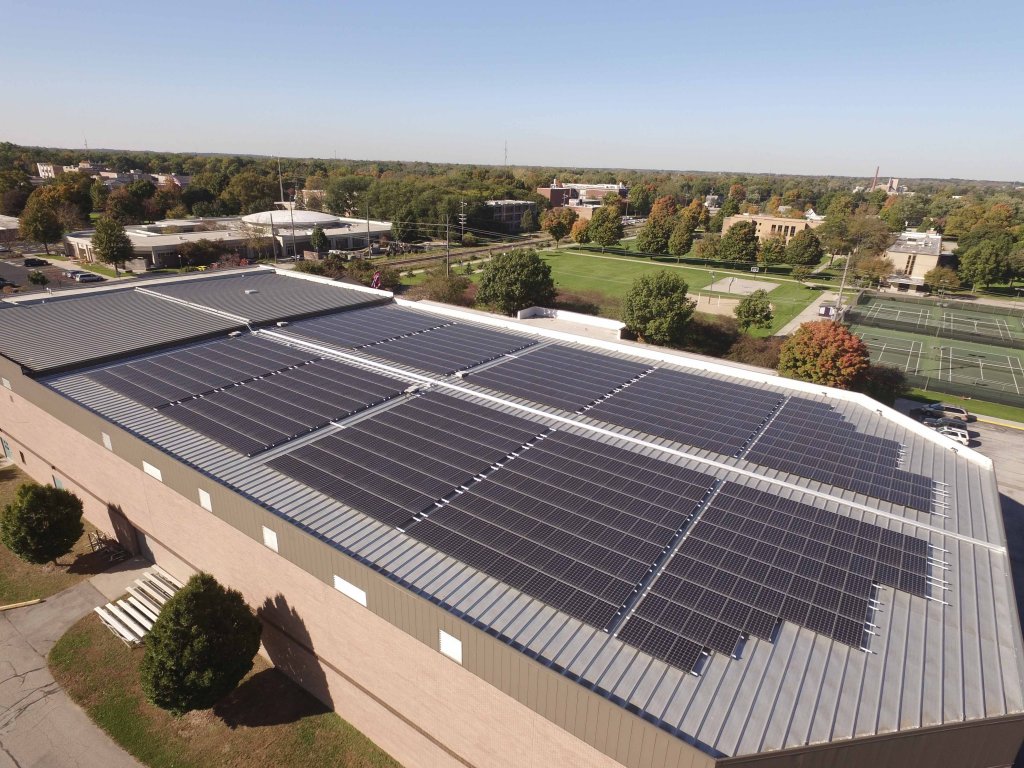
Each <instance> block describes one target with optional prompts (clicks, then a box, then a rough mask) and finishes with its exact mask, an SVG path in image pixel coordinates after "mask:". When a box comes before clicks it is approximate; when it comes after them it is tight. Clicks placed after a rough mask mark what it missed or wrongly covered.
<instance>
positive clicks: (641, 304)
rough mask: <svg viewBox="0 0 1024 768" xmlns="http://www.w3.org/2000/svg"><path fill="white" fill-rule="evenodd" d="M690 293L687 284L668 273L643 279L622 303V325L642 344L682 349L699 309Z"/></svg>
mask: <svg viewBox="0 0 1024 768" xmlns="http://www.w3.org/2000/svg"><path fill="white" fill-rule="evenodd" d="M688 290H689V286H688V285H687V284H686V281H685V280H683V278H682V277H680V276H679V275H677V274H675V273H674V272H669V271H668V270H660V271H658V272H654V273H653V274H646V275H642V276H640V277H638V278H637V279H636V280H634V281H633V286H632V287H631V288H630V289H629V292H628V293H627V294H626V297H625V299H624V300H623V302H622V321H623V322H624V323H625V324H626V327H627V328H628V329H629V330H630V331H632V332H633V333H635V334H636V335H637V336H638V337H639V338H640V339H641V340H642V341H646V342H649V343H651V344H662V345H675V346H678V345H680V344H682V343H683V341H684V340H685V338H686V327H687V324H688V323H689V322H690V319H691V318H692V317H693V310H694V307H695V304H694V302H693V301H692V300H691V299H688V298H687V296H686V293H687V291H688Z"/></svg>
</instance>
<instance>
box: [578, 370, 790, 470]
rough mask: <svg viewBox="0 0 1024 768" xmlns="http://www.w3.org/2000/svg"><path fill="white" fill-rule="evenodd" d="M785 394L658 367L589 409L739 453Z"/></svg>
mask: <svg viewBox="0 0 1024 768" xmlns="http://www.w3.org/2000/svg"><path fill="white" fill-rule="evenodd" d="M782 400H783V397H782V395H780V394H779V393H777V392H769V391H766V390H762V389H757V388H755V387H748V386H745V385H743V384H734V383H732V382H727V381H719V380H717V379H712V378H708V377H706V376H697V375H695V374H692V373H683V372H681V371H672V370H668V369H665V368H659V369H658V370H656V371H654V372H653V373H651V374H649V375H648V376H645V377H644V378H642V379H641V380H640V381H638V382H636V383H635V384H631V385H630V386H628V387H626V388H625V389H623V390H622V391H621V392H617V393H616V394H615V395H613V396H612V397H609V398H608V399H607V400H604V401H602V402H600V403H598V404H597V405H596V406H594V407H593V408H592V409H590V410H589V411H587V415H588V416H593V417H594V418H597V419H601V420H602V421H607V422H610V423H612V424H620V425H622V426H624V427H629V428H630V429H635V430H637V431H638V432H645V433H647V434H649V435H653V436H655V437H664V438H668V439H669V440H674V441H676V442H679V443H683V444H684V445H692V446H694V447H696V448H704V449H706V450H709V451H714V452H715V453H722V454H725V455H729V456H734V455H736V454H738V453H739V451H740V450H742V448H743V447H744V446H745V445H746V444H747V442H749V441H750V439H751V438H752V437H753V436H754V434H755V433H756V431H757V430H758V429H760V428H761V426H762V425H763V424H764V423H765V422H766V421H767V420H768V418H769V417H771V415H772V413H773V412H774V411H775V410H776V409H777V408H778V406H779V404H780V403H781V402H782Z"/></svg>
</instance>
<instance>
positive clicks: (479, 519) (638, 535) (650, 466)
mask: <svg viewBox="0 0 1024 768" xmlns="http://www.w3.org/2000/svg"><path fill="white" fill-rule="evenodd" d="M713 482H714V481H713V478H711V477H709V476H708V475H704V474H701V473H699V472H695V471H693V470H689V469H684V468H681V467H677V466H675V465H673V464H669V463H668V462H664V461H661V460H659V459H654V458H649V457H645V456H641V455H639V454H635V453H632V452H630V451H627V450H625V449H623V448H616V447H614V446H610V445H605V444H602V443H598V442H596V441H594V440H590V439H587V438H584V437H578V436H576V435H572V434H569V433H566V432H555V433H553V434H552V435H551V436H549V437H546V438H545V439H543V440H540V441H539V442H537V443H536V444H535V445H534V446H533V447H531V448H529V449H528V450H524V451H523V452H522V453H520V454H519V455H518V456H517V457H516V458H515V459H513V460H510V461H509V462H507V463H506V464H505V465H504V466H502V468H501V469H499V470H497V471H495V472H494V473H492V474H490V475H488V476H487V478H486V479H484V480H483V481H482V482H479V483H475V484H474V485H472V486H470V488H469V489H468V490H467V491H466V492H464V493H461V494H459V495H458V496H456V497H454V498H453V499H452V500H451V501H450V503H448V504H446V505H444V506H442V507H440V508H438V509H437V510H435V511H433V512H431V514H430V516H429V517H427V518H426V519H424V520H421V521H419V522H417V523H416V524H415V525H413V526H412V527H411V529H410V530H409V533H410V534H411V535H413V536H415V537H416V538H418V539H420V540H421V541H424V542H426V543H427V544H430V545H431V546H433V547H435V548H436V549H439V550H441V551H442V552H446V553H448V554H450V555H452V556H453V557H456V558H458V559H459V560H462V561H463V562H465V563H468V564H469V565H472V566H473V567H475V568H477V569H479V570H481V571H484V572H485V573H488V574H490V575H492V576H494V577H495V578H497V579H500V580H501V581H503V582H505V583H506V584H511V585H512V586H514V587H515V588H517V589H519V590H521V591H523V592H525V593H527V594H529V595H532V596H534V597H536V598H537V599H539V600H543V601H544V602H545V603H547V604H548V605H551V606H554V607H555V608H557V609H559V610H561V611H564V612H566V613H568V614H570V615H572V616H575V617H577V618H579V619H581V620H583V621H585V622H588V623H589V624H592V625H594V626H597V627H605V626H607V625H608V624H609V622H610V621H611V620H612V619H613V618H614V616H615V615H616V613H617V612H618V611H619V610H620V607H621V606H622V605H623V604H624V603H625V602H626V600H627V599H628V598H629V597H630V595H631V594H632V593H633V592H635V591H636V589H637V584H638V582H640V580H641V579H643V578H644V576H645V575H646V574H647V573H648V572H649V571H650V570H651V568H652V566H653V564H654V562H655V560H657V558H658V557H660V556H661V555H662V554H663V553H664V551H665V549H666V548H667V546H668V545H669V543H670V541H671V540H672V538H673V537H674V536H675V534H676V532H677V530H678V529H679V528H680V527H681V526H682V525H683V523H684V521H685V520H686V519H687V518H688V517H689V516H690V515H691V514H692V513H693V512H694V511H695V510H696V508H697V506H698V504H699V502H700V500H701V499H702V498H703V497H704V496H705V495H706V494H707V493H708V491H709V489H710V487H711V485H712V483H713Z"/></svg>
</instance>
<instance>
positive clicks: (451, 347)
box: [363, 324, 536, 373]
mask: <svg viewBox="0 0 1024 768" xmlns="http://www.w3.org/2000/svg"><path fill="white" fill-rule="evenodd" d="M535 343H536V341H535V340H534V339H532V338H528V337H525V336H515V335H513V334H511V333H503V332H501V331H495V330H491V329H490V328H481V327H479V326H475V325H462V324H451V325H445V326H441V327H439V328H433V329H431V330H428V331H423V332H422V333H417V334H414V335H411V336H404V337H402V338H398V339H392V340H391V341H385V342H381V343H380V344H373V345H371V346H367V347H364V348H363V351H365V352H368V353H369V354H371V355H374V356H375V357H381V358H384V359H385V360H390V361H392V362H394V363H399V364H400V365H409V366H412V367H414V368H420V369H422V370H424V371H430V372H432V373H454V372H455V371H460V370H463V369H465V368H471V367H473V366H474V365H479V364H480V363H486V362H487V361H489V360H494V359H495V358H498V357H501V356H502V355H507V354H509V353H510V352H516V351H518V350H520V349H525V348H526V347H529V346H532V345H533V344H535Z"/></svg>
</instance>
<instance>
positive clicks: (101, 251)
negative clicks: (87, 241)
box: [92, 216, 133, 274]
mask: <svg viewBox="0 0 1024 768" xmlns="http://www.w3.org/2000/svg"><path fill="white" fill-rule="evenodd" d="M92 248H93V251H94V252H95V253H96V257H97V258H98V259H99V260H100V261H102V262H104V263H106V264H113V265H114V273H115V274H118V271H117V268H118V267H119V266H121V267H123V266H124V263H125V262H126V261H128V260H129V259H131V258H132V255H133V254H132V241H131V240H129V239H128V235H127V234H126V233H125V231H124V227H123V226H122V225H121V224H120V223H119V222H117V221H116V220H114V219H111V218H108V217H106V216H103V217H101V218H100V220H99V221H97V222H96V231H95V232H94V233H93V235H92Z"/></svg>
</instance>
